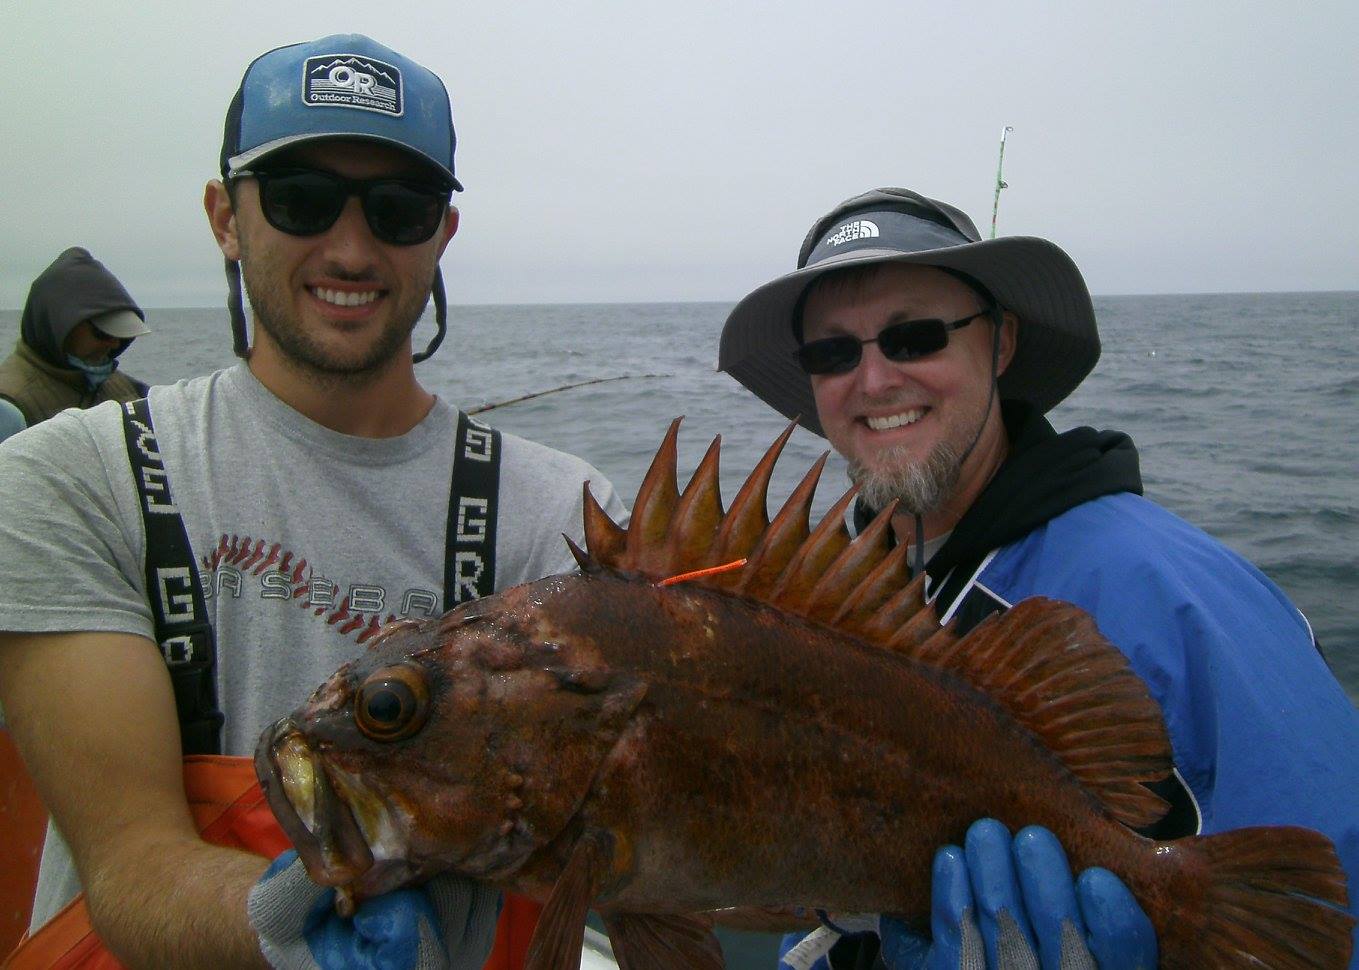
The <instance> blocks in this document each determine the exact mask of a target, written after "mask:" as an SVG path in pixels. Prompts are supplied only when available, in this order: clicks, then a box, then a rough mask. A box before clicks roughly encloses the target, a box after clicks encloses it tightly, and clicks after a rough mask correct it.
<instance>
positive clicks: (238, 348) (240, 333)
mask: <svg viewBox="0 0 1359 970" xmlns="http://www.w3.org/2000/svg"><path fill="white" fill-rule="evenodd" d="M226 278H227V312H229V313H230V314H231V349H232V351H233V352H234V353H235V354H236V356H237V357H239V358H241V360H248V359H249V358H250V335H249V333H248V332H247V331H246V327H245V306H244V304H243V303H242V302H241V264H240V262H238V261H237V260H234V259H228V260H226Z"/></svg>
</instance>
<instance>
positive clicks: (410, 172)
mask: <svg viewBox="0 0 1359 970" xmlns="http://www.w3.org/2000/svg"><path fill="white" fill-rule="evenodd" d="M454 144H455V142H454V131H453V125H452V118H451V113H450V108H449V102H448V95H447V93H446V91H445V89H444V86H443V84H442V82H441V81H440V80H439V78H438V77H437V76H435V75H434V74H433V73H431V72H430V71H428V70H427V69H425V68H423V67H421V66H420V65H418V64H416V63H414V62H412V61H410V60H409V59H407V58H405V57H403V56H402V55H400V54H398V53H396V52H395V51H392V50H390V49H388V48H386V47H383V46H382V45H380V44H377V43H375V42H374V41H372V40H370V39H368V38H366V37H362V36H358V35H338V36H331V37H325V38H322V39H320V40H317V41H314V42H311V43H306V44H297V45H293V46H289V47H283V48H279V49H277V50H273V51H270V52H268V53H266V54H263V55H262V56H260V57H259V58H257V59H256V60H255V61H253V62H252V63H251V64H250V66H249V67H248V68H247V70H246V72H245V75H244V77H243V79H242V81H241V86H240V89H239V90H238V92H237V94H236V97H235V99H234V101H233V102H232V105H231V108H230V110H229V112H228V116H227V124H226V133H225V139H224V143H223V148H222V157H221V174H222V178H221V180H213V181H212V182H210V183H208V186H207V190H206V193H205V197H204V206H205V209H206V211H207V216H208V221H209V223H210V224H211V227H212V230H213V233H214V235H215V236H216V239H217V242H218V245H219V246H220V248H221V250H222V253H223V254H224V256H225V257H226V260H227V266H228V279H229V281H230V283H231V286H232V292H233V297H232V299H233V303H234V307H233V311H234V312H233V325H234V327H235V331H236V339H237V348H238V351H239V352H241V353H242V355H243V356H244V357H245V360H244V362H242V363H240V364H238V365H237V366H235V367H234V368H230V369H227V370H224V371H219V372H217V373H214V374H211V375H208V376H206V377H202V378H198V379H195V380H192V381H189V382H187V383H181V384H178V385H176V386H174V387H162V388H154V389H152V391H151V392H150V395H149V399H148V400H149V414H145V413H142V412H140V411H135V410H133V409H131V407H130V406H129V408H127V409H125V408H120V407H118V406H116V405H106V406H103V407H99V408H95V409H92V410H90V411H85V412H79V413H76V412H72V413H68V414H63V415H60V416H58V417H57V418H56V419H54V420H52V421H51V422H48V424H47V425H45V426H43V427H42V428H39V429H35V430H34V431H33V432H31V433H26V434H24V435H21V436H18V437H16V438H15V439H13V440H11V441H9V442H6V444H5V446H4V448H3V449H2V450H0V631H4V632H3V633H0V703H3V708H4V712H5V715H6V717H7V718H8V722H9V727H10V729H11V730H12V732H13V734H14V737H15V740H16V742H17V744H18V746H19V749H20V751H21V752H22V753H23V755H24V758H25V761H26V762H27V765H28V767H29V769H30V771H31V773H32V776H33V778H34V781H35V783H36V786H37V788H38V791H39V793H40V794H41V796H42V798H43V801H44V802H45V803H46V804H47V806H48V808H49V810H50V812H51V816H52V820H53V823H54V824H53V825H52V827H51V828H50V829H49V831H48V838H47V843H46V845H45V847H44V852H43V859H42V870H41V874H40V879H39V886H38V892H37V898H36V905H35V910H34V915H33V922H32V927H33V929H34V930H39V929H40V928H42V927H43V926H44V924H45V923H47V922H48V921H49V920H50V919H51V918H52V917H53V915H54V914H56V913H57V912H58V911H59V910H61V908H62V907H63V906H64V905H66V904H67V902H68V901H69V900H71V899H72V897H74V896H75V894H76V893H77V891H79V890H80V889H81V888H83V890H84V894H85V897H84V898H85V903H86V904H87V905H88V910H89V914H90V918H91V920H92V922H93V925H94V928H95V929H96V931H97V932H98V934H99V936H100V937H101V938H102V940H103V942H104V944H105V945H106V946H107V947H108V949H110V950H111V951H113V953H114V954H115V955H117V956H118V957H119V958H120V959H122V960H123V961H124V962H125V963H128V964H131V965H136V966H200V965H201V966H213V967H221V966H250V965H265V956H266V955H267V957H268V959H269V961H270V962H271V963H273V964H275V965H284V964H286V965H288V966H313V965H320V966H325V967H332V966H345V965H359V964H356V963H354V961H357V960H360V959H361V958H362V956H363V952H364V951H365V947H367V945H368V944H367V943H365V942H363V941H362V940H360V939H357V938H356V936H355V927H356V926H368V927H369V929H364V930H362V931H361V932H360V933H359V936H360V937H361V936H363V935H364V933H367V932H369V930H371V931H372V932H375V933H378V935H379V936H381V935H382V933H383V932H386V931H384V930H383V927H384V926H385V927H387V928H388V930H391V932H389V933H387V936H388V937H389V939H388V940H387V942H390V943H392V944H393V945H395V946H396V947H397V949H399V950H401V952H402V953H403V954H404V958H403V959H398V960H397V961H396V963H395V964H393V965H402V964H403V962H404V963H408V964H410V965H414V960H415V959H417V958H418V959H419V960H420V961H421V963H420V965H421V966H454V967H459V968H461V967H480V966H481V965H482V962H483V961H484V959H485V956H486V951H487V949H488V948H489V946H490V940H491V933H492V932H493V927H494V923H495V913H496V908H497V904H498V898H497V894H495V893H493V892H491V891H489V890H488V889H486V888H484V887H481V886H478V885H475V884H472V883H469V882H467V881H465V880H457V879H454V878H452V877H441V878H440V879H436V880H434V881H433V882H432V883H430V884H429V891H428V892H426V891H424V890H417V891H414V892H413V894H411V893H408V894H406V895H404V896H403V897H402V898H401V899H400V900H398V901H397V902H395V903H393V902H392V900H391V899H390V898H389V897H379V899H376V900H371V901H369V902H367V903H365V904H364V905H363V906H361V907H360V909H359V913H358V917H357V918H356V920H341V919H339V918H338V917H335V916H333V911H328V910H327V909H326V906H325V899H324V898H321V899H320V902H319V904H318V903H317V897H318V896H320V890H319V889H318V888H317V887H315V886H313V885H312V884H310V882H309V881H308V880H307V879H306V877H305V874H304V873H302V872H301V870H300V867H299V865H298V864H297V863H295V862H294V863H292V864H291V865H288V864H287V862H288V859H289V858H291V857H290V856H284V857H282V861H281V862H280V863H279V864H278V865H276V866H275V867H274V868H272V869H270V871H269V873H268V877H269V878H267V879H265V880H263V881H262V880H261V876H262V875H264V874H265V870H266V867H267V866H268V865H269V860H268V859H267V858H262V857H261V856H259V855H255V854H251V853H248V852H242V851H239V850H237V849H232V848H224V847H220V846H218V845H213V844H209V843H208V842H206V841H204V840H203V839H202V838H200V837H199V834H198V832H197V831H196V829H195V826H194V824H193V823H192V821H191V818H190V811H189V806H188V804H187V803H186V794H185V787H184V781H183V780H182V776H181V764H180V755H181V750H183V751H184V752H185V753H204V752H208V753H212V752H216V751H220V752H223V753H225V754H228V755H238V756H241V755H249V754H251V753H253V751H254V748H255V744H256V742H257V740H258V738H259V736H260V734H261V732H262V731H263V730H264V728H265V727H266V726H267V725H269V724H270V723H271V722H272V721H274V720H275V719H276V718H278V717H280V716H281V715H283V714H286V713H287V712H288V711H290V710H292V709H293V708H295V707H296V706H297V705H298V704H299V703H300V702H301V701H303V700H305V698H306V697H307V696H308V694H309V693H310V692H311V691H312V690H313V689H314V688H315V687H316V686H317V685H319V684H320V683H321V682H322V681H323V680H324V679H326V678H327V677H328V676H329V675H330V674H331V673H332V672H334V670H335V669H336V668H337V667H338V666H339V665H340V664H341V663H342V662H344V661H345V660H347V659H349V658H350V657H352V656H354V655H355V654H356V653H358V652H360V651H362V649H363V644H364V643H365V642H366V641H367V640H368V639H369V638H370V637H371V636H372V634H373V633H374V632H375V631H376V630H377V629H378V627H379V626H380V625H381V624H382V623H385V622H387V621H390V620H392V619H397V618H402V617H414V618H417V619H418V618H423V617H427V616H432V615H438V614H440V613H442V612H443V611H444V610H446V609H451V608H452V607H453V606H454V605H455V604H456V603H457V602H458V601H460V600H465V599H468V598H470V597H472V596H475V595H478V594H480V593H483V592H485V591H488V590H489V588H490V586H491V585H492V581H493V584H494V586H495V587H497V588H499V587H505V586H509V585H512V584H515V583H520V582H524V581H528V580H532V579H535V578H538V577H541V576H544V575H548V574H552V573H556V572H562V571H565V570H567V569H569V568H572V559H571V556H570V554H569V551H568V550H567V548H566V545H565V543H563V542H562V538H561V534H562V533H563V532H566V533H568V534H570V535H573V536H577V537H578V536H579V534H580V531H581V515H582V513H581V490H582V483H583V482H585V481H586V480H589V481H590V482H591V487H592V490H593V491H594V493H595V494H596V495H600V496H603V497H604V500H605V501H606V502H607V503H608V507H609V510H610V512H611V514H613V515H615V516H618V515H620V514H621V513H622V506H621V503H620V502H619V500H618V498H617V497H616V496H615V495H614V493H613V490H612V487H611V486H610V484H609V483H608V482H607V480H605V479H604V478H603V477H602V476H600V474H599V473H598V472H597V471H595V469H593V468H592V467H590V466H589V465H588V464H586V463H585V462H583V461H581V460H579V459H577V458H574V457H572V456H569V455H566V454H563V453H560V452H557V451H553V450H550V449H548V448H545V447H542V446H540V445H536V444H533V443H531V442H528V441H525V440H523V439H520V438H516V437H513V436H511V435H508V434H507V435H503V436H502V435H499V434H498V433H493V432H491V430H490V429H488V428H485V427H483V426H481V425H477V424H473V423H471V422H469V421H467V420H466V418H465V416H462V415H460V413H459V412H458V411H457V410H456V409H455V408H453V407H452V406H451V405H449V404H448V403H447V402H445V401H442V400H440V399H438V398H437V397H435V396H434V395H433V394H431V393H430V392H429V391H428V390H426V389H425V388H424V387H423V386H421V384H420V382H419V381H418V380H417V378H416V375H415V371H414V368H413V355H412V342H411V333H412V330H413V328H414V326H415V324H416V321H417V320H418V318H419V316H420V314H421V312H422V311H423V309H424V307H425V305H426V304H427V302H428V300H429V297H430V294H431V292H432V293H433V294H434V296H435V302H436V307H437V310H438V322H439V328H440V329H439V337H442V335H443V325H444V319H443V318H444V306H443V289H442V282H441V279H440V275H439V268H438V261H439V257H440V255H441V254H442V253H443V251H444V248H445V247H446V246H447V245H448V243H449V240H450V239H452V237H453V234H454V232H455V231H456V230H457V226H458V210H457V209H456V208H453V207H452V206H451V205H450V204H449V201H450V197H451V196H450V193H451V192H452V191H453V190H459V189H461V186H460V185H459V184H458V182H457V180H456V178H455V177H454V172H453V152H454ZM238 272H239V275H238ZM241 279H243V280H244V288H245V291H246V293H247V294H248V295H249V300H250V305H251V309H252V311H253V314H252V315H253V320H254V324H255V327H254V340H253V344H251V345H249V346H248V349H247V341H246V333H245V320H244V314H243V313H242V312H241V307H240V280H241ZM438 339H439V338H436V340H435V343H437V341H438ZM432 350H433V346H431V347H430V348H428V349H427V350H426V354H427V353H428V352H430V351H432ZM415 359H419V358H418V357H416V358H415ZM152 423H153V424H152ZM167 521H168V522H169V523H172V524H173V523H176V522H182V529H181V531H180V532H179V543H180V546H181V547H182V548H183V549H184V554H183V558H182V560H176V559H174V558H173V557H170V558H168V559H167V552H166V550H167V549H170V550H172V551H173V549H174V548H175V546H176V536H175V529H174V528H173V527H170V526H167ZM194 570H196V571H197V573H198V576H199V577H201V589H202V594H203V595H202V596H201V597H197V598H196V597H195V595H194V594H195V591H196V587H198V586H199V583H198V582H197V577H194V576H193V575H192V573H193V571H194ZM148 576H150V577H151V578H150V579H149V580H148V578H147V577H148ZM196 599H197V602H195V600H196ZM202 613H206V619H207V621H208V622H207V623H206V624H204V623H202V622H198V623H197V624H195V623H194V622H185V623H180V622H179V621H182V620H189V621H192V620H198V621H201V620H202V619H203V617H202V615H201V614H202ZM167 633H168V634H169V635H167ZM214 640H215V658H214V655H213V641H214ZM167 664H168V665H169V667H170V670H171V674H172V677H173V679H174V686H173V687H172V677H167ZM177 707H178V711H177ZM181 737H182V738H183V748H182V749H181ZM185 777H187V775H186V776H185ZM257 883H258V885H257ZM397 895H398V894H396V893H394V894H391V896H392V897H396V896H397ZM247 899H248V900H249V916H247ZM313 905H319V908H318V909H317V910H316V912H313V913H311V914H310V916H309V911H311V910H312V908H313ZM368 907H377V911H376V917H375V918H374V919H372V920H369V921H368V922H367V923H363V922H362V921H363V919H364V917H365V913H366V912H368V913H370V914H371V913H372V912H373V910H370V909H368ZM327 912H331V913H332V915H331V916H330V917H329V919H327V918H326V914H327ZM370 924H375V925H371V926H370ZM393 927H394V929H393ZM369 942H372V941H371V940H370V941H369ZM262 950H263V955H262V952H261V951H262ZM20 965H22V964H20ZM384 965H385V964H384Z"/></svg>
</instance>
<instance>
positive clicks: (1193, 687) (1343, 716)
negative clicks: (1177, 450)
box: [978, 494, 1359, 965]
mask: <svg viewBox="0 0 1359 970" xmlns="http://www.w3.org/2000/svg"><path fill="white" fill-rule="evenodd" d="M978 581H979V582H981V583H983V584H984V585H986V586H987V587H988V588H989V589H990V590H992V591H993V592H994V593H996V594H997V595H998V596H1000V597H1001V598H1002V599H1004V600H1006V601H1008V602H1010V603H1015V602H1018V601H1019V600H1021V599H1024V598H1026V597H1029V596H1036V595H1042V596H1051V597H1054V598H1057V599H1062V600H1066V601H1068V602H1071V603H1075V604H1076V605H1078V606H1081V607H1082V608H1084V609H1085V610H1087V611H1088V612H1089V613H1091V614H1092V615H1093V616H1094V618H1095V621H1096V623H1097V624H1098V625H1099V628H1100V630H1101V632H1103V633H1104V635H1105V636H1106V637H1108V638H1109V639H1110V640H1111V641H1112V642H1113V643H1114V644H1116V645H1117V646H1118V647H1119V648H1120V649H1121V650H1122V651H1123V652H1124V653H1125V654H1126V655H1127V657H1128V659H1129V661H1130V663H1131V665H1132V667H1133V669H1134V670H1135V671H1136V672H1137V673H1138V674H1139V675H1140V676H1141V677H1142V678H1143V680H1145V681H1146V682H1147V684H1148V686H1149V688H1150V690H1151V693H1152V696H1153V697H1155V699H1156V700H1157V702H1158V703H1159V704H1160V706H1161V710H1162V712H1163V714H1164V716H1165V719H1166V725H1167V728H1168V730H1169V732H1170V737H1171V743H1172V746H1173V748H1174V754H1175V761H1176V765H1177V767H1178V769H1179V771H1180V773H1181V775H1182V776H1183V778H1184V780H1185V782H1186V783H1187V784H1188V786H1189V788H1190V790H1191V791H1192V793H1193V795H1194V797H1195V799H1196V801H1197V803H1198V808H1199V811H1200V814H1201V817H1202V831H1203V832H1204V833H1205V834H1207V833H1212V832H1220V831H1225V830H1227V829H1234V828H1240V827H1243V826H1250V825H1301V826H1306V827H1308V828H1313V829H1317V830H1318V831H1321V832H1323V833H1325V834H1326V835H1327V836H1329V837H1330V839H1331V840H1332V841H1333V842H1334V843H1335V847H1336V850H1337V852H1338V853H1339V854H1340V858H1341V861H1342V864H1343V865H1344V866H1345V869H1346V872H1347V873H1348V875H1349V879H1350V884H1351V891H1350V909H1351V912H1354V913H1356V915H1359V798H1356V797H1355V793H1356V792H1359V711H1356V709H1355V707H1354V705H1353V704H1352V703H1351V702H1350V700H1349V698H1348V697H1347V696H1346V694H1345V691H1344V689H1343V688H1342V687H1341V686H1340V684H1339V683H1338V682H1337V681H1336V679H1335V677H1334V676H1333V675H1332V674H1331V672H1330V670H1329V669H1328V668H1327V666H1326V664H1325V662H1324V661H1323V659H1322V658H1321V655H1320V654H1319V653H1318V651H1317V650H1316V647H1315V644H1314V643H1313V641H1312V634H1311V630H1310V628H1309V627H1308V625H1307V621H1306V619H1305V618H1304V617H1303V616H1302V614H1301V613H1300V612H1299V611H1298V610H1297V609H1296V608H1295V607H1294V606H1293V605H1292V604H1291V603H1290V602H1289V601H1288V599H1287V597H1285V596H1284V594H1283V592H1282V591H1281V590H1279V588H1278V587H1277V586H1275V585H1274V584H1273V583H1272V582H1270V580H1269V579H1268V578H1266V577H1265V576H1264V575H1263V574H1262V573H1261V572H1260V571H1259V570H1258V569H1256V568H1255V567H1254V566H1252V565H1251V564H1250V563H1248V562H1246V561H1245V560H1244V559H1242V558H1241V557H1240V556H1238V555H1236V554H1235V553H1234V552H1232V551H1231V550H1229V549H1227V548H1226V547H1225V546H1223V545H1222V544H1221V543H1219V542H1217V541H1216V540H1214V539H1212V538H1211V537H1209V536H1208V535H1207V534H1205V533H1204V532H1202V531H1201V530H1199V529H1197V528H1195V527H1194V526H1192V525H1190V524H1188V523H1186V522H1184V521H1183V520H1181V519H1179V518H1177V517H1176V516H1174V515H1172V514H1171V513H1169V512H1167V511H1165V510H1164V509H1161V508H1160V507H1159V506H1157V505H1155V504H1154V503H1152V502H1149V501H1147V500H1145V499H1142V498H1140V497H1138V496H1135V495H1131V494H1123V495H1115V496H1107V497H1105V498H1101V499H1098V500H1096V501H1093V502H1088V503H1086V504H1084V505H1081V506H1078V507H1077V508H1075V509H1072V510H1070V511H1069V512H1067V513H1065V514H1064V515H1062V516H1059V517H1058V518H1057V519H1054V520H1052V521H1051V522H1049V523H1048V524H1047V525H1046V526H1044V527H1043V528H1041V529H1038V530H1035V531H1034V532H1032V533H1030V534H1029V535H1028V536H1027V537H1025V538H1024V539H1023V540H1021V541H1020V542H1018V543H1015V544H1013V545H1011V546H1007V547H1005V548H1004V549H1002V550H1000V551H999V552H998V553H997V554H996V555H995V557H994V558H993V559H992V560H991V562H990V563H989V564H988V565H987V566H986V567H985V568H984V569H983V571H982V574H981V575H980V577H979V580H978ZM1355 949H1356V954H1359V931H1357V932H1356V947H1355ZM1356 965H1359V956H1357V957H1356Z"/></svg>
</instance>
